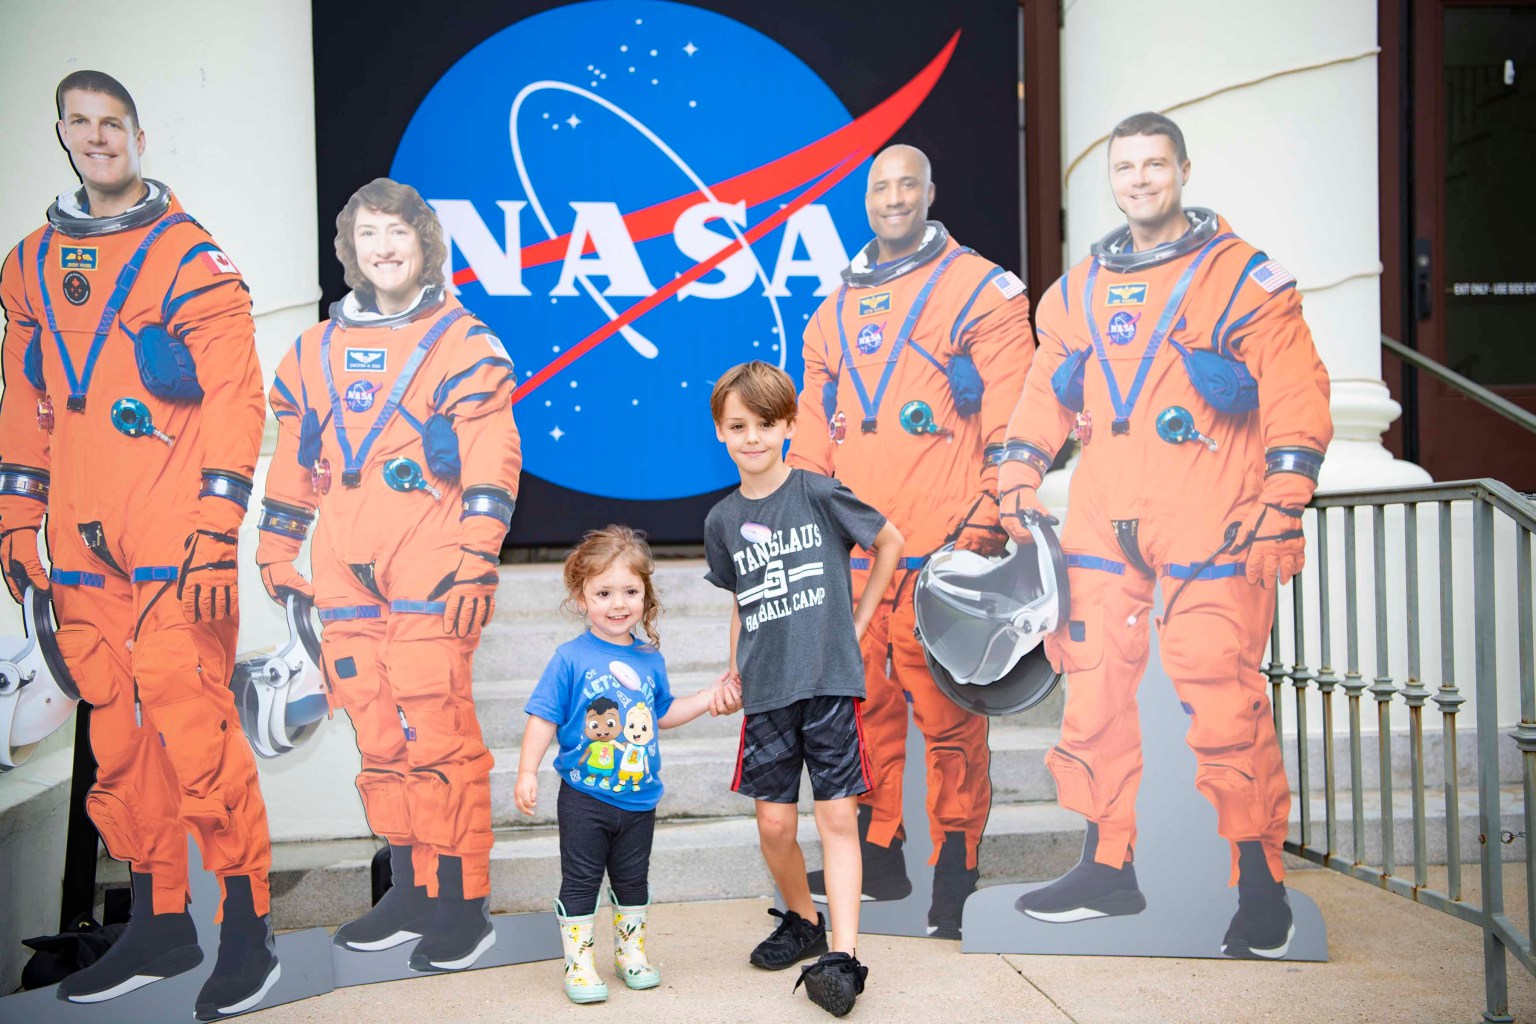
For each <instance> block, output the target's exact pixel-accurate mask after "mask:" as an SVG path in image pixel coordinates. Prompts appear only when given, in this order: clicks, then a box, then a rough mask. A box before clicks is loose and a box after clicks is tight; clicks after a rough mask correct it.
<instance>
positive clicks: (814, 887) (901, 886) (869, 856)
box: [806, 804, 912, 903]
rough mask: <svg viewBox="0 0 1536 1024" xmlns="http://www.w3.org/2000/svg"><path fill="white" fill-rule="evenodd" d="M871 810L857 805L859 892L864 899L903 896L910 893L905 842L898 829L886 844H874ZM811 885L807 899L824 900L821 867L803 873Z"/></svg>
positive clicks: (825, 888) (823, 901)
mask: <svg viewBox="0 0 1536 1024" xmlns="http://www.w3.org/2000/svg"><path fill="white" fill-rule="evenodd" d="M873 816H874V811H873V810H871V809H870V808H868V807H866V806H864V805H862V804H860V805H859V853H860V854H861V855H862V856H863V859H864V886H863V891H862V893H861V895H862V897H863V898H864V899H866V900H872V901H873V900H882V901H883V900H904V899H906V898H907V897H908V896H910V895H912V882H911V880H910V879H909V878H907V856H906V853H905V852H904V850H903V846H904V845H905V843H904V842H903V840H902V838H901V836H900V833H899V832H898V834H897V836H896V838H894V839H892V840H891V845H890V846H876V845H874V844H873V843H871V842H870V841H869V823H870V820H871V818H872V817H873ZM806 881H807V882H809V883H810V886H811V899H813V900H815V901H816V902H817V903H825V902H827V875H826V872H825V871H812V872H809V873H808V874H807V875H806Z"/></svg>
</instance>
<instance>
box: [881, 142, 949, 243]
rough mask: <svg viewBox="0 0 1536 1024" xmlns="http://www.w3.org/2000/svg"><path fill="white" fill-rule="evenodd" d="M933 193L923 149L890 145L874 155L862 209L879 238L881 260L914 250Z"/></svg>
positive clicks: (926, 224)
mask: <svg viewBox="0 0 1536 1024" xmlns="http://www.w3.org/2000/svg"><path fill="white" fill-rule="evenodd" d="M934 195H935V190H934V187H933V178H932V171H931V170H930V169H929V165H928V157H926V156H925V155H923V151H922V150H920V149H916V148H914V147H912V146H891V147H889V148H887V149H886V150H884V151H883V152H882V153H881V154H880V155H879V156H877V157H875V162H874V164H873V165H872V166H871V167H870V169H869V182H868V184H867V185H866V187H865V191H864V212H865V213H867V214H868V215H869V226H870V227H871V228H872V229H874V232H875V238H877V239H878V240H879V243H880V244H879V257H880V262H881V263H885V262H888V261H890V260H894V259H897V258H899V257H902V256H909V255H911V254H912V253H914V252H916V251H917V249H918V246H920V245H921V244H922V241H923V232H924V231H925V230H926V229H927V227H928V207H929V206H931V205H932V204H933V200H934Z"/></svg>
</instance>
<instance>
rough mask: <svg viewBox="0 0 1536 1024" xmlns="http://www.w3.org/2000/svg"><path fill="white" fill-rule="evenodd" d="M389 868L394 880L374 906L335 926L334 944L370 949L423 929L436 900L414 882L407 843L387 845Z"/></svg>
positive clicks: (407, 939) (402, 939)
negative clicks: (357, 916) (358, 916)
mask: <svg viewBox="0 0 1536 1024" xmlns="http://www.w3.org/2000/svg"><path fill="white" fill-rule="evenodd" d="M389 872H390V875H391V878H392V879H393V880H392V881H391V883H390V886H389V889H388V891H386V892H385V893H384V897H383V898H382V899H381V900H379V902H378V903H376V904H374V907H373V909H372V910H370V911H368V913H366V914H364V915H363V916H362V917H360V918H358V919H357V920H356V921H348V922H347V923H346V924H344V925H342V926H341V927H340V928H338V929H336V934H335V936H333V937H332V939H331V941H332V942H333V943H335V944H336V945H337V946H340V947H341V948H342V949H350V950H354V951H356V952H359V953H371V952H374V951H375V950H380V949H390V948H391V947H394V946H398V945H400V944H401V943H402V942H410V941H411V940H412V939H419V938H420V937H421V936H422V935H423V934H425V933H426V930H427V923H428V922H429V921H431V920H432V914H433V912H434V911H435V910H436V909H437V901H436V900H434V899H432V898H431V897H429V896H428V895H427V887H426V886H424V885H417V884H416V871H415V868H413V867H412V866H411V848H410V847H409V846H393V845H391V846H390V848H389Z"/></svg>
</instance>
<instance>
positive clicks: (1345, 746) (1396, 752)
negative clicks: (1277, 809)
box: [1284, 697, 1524, 796]
mask: <svg viewBox="0 0 1536 1024" xmlns="http://www.w3.org/2000/svg"><path fill="white" fill-rule="evenodd" d="M1369 703H1374V702H1369ZM1294 710H1295V709H1294V707H1287V708H1286V712H1287V716H1288V717H1289V715H1290V714H1291V713H1293V712H1294ZM1362 710H1364V711H1366V712H1367V713H1373V711H1374V709H1362ZM1334 712H1335V718H1334V723H1335V735H1334V740H1333V770H1334V786H1335V792H1337V793H1340V794H1343V795H1345V796H1347V794H1348V793H1349V789H1350V774H1351V770H1350V761H1349V720H1348V717H1347V716H1348V707H1347V705H1346V704H1345V702H1344V700H1343V699H1342V698H1340V697H1335V704H1334ZM1431 712H1433V713H1432V714H1431ZM1458 717H1460V718H1462V719H1463V721H1462V722H1461V725H1460V727H1459V728H1458V729H1457V730H1456V772H1455V776H1456V778H1457V780H1458V781H1459V782H1460V783H1461V784H1462V786H1464V787H1471V786H1476V785H1477V765H1478V753H1477V728H1476V726H1475V724H1474V723H1473V722H1471V721H1470V720H1467V719H1466V718H1465V716H1458ZM1441 718H1442V716H1441V715H1440V714H1439V712H1436V711H1434V709H1433V708H1432V707H1426V708H1425V719H1424V749H1423V754H1422V758H1423V772H1424V785H1425V787H1426V788H1431V789H1432V788H1438V787H1443V786H1444V785H1445V749H1446V743H1445V733H1444V731H1443V727H1442V723H1441ZM1291 724H1294V723H1291ZM1309 724H1311V725H1313V726H1315V725H1316V724H1317V714H1316V713H1315V711H1314V713H1313V714H1312V716H1311V721H1310V723H1309ZM1341 733H1342V735H1341ZM1377 739H1378V737H1377V734H1376V733H1374V732H1372V733H1366V734H1365V735H1363V736H1361V737H1360V774H1361V785H1362V788H1363V789H1366V790H1376V789H1380V788H1381V753H1380V746H1379V744H1378V742H1377ZM1284 742H1285V774H1286V778H1287V779H1289V781H1290V784H1291V790H1292V791H1293V792H1294V791H1296V790H1297V789H1298V788H1299V787H1300V783H1299V782H1298V781H1297V775H1296V767H1297V761H1298V758H1297V756H1296V738H1295V737H1294V736H1291V737H1288V738H1287V739H1286V740H1285V741H1284ZM1326 746H1327V744H1325V743H1324V742H1323V738H1322V737H1321V736H1311V737H1308V740H1307V772H1308V778H1307V788H1308V789H1310V790H1311V791H1312V792H1314V793H1321V792H1323V787H1324V784H1325V783H1324V775H1323V751H1324V749H1325V747H1326ZM1412 747H1413V745H1412V743H1411V741H1410V734H1409V733H1408V732H1406V731H1402V732H1399V731H1396V730H1394V731H1393V732H1392V733H1391V734H1390V737H1389V741H1388V748H1387V749H1388V754H1389V757H1390V760H1391V765H1392V769H1391V778H1392V787H1393V789H1406V788H1407V787H1408V786H1409V785H1410V784H1411V782H1412V780H1413V769H1412V753H1413V750H1412ZM1498 758H1499V782H1500V783H1504V784H1509V783H1515V782H1519V781H1520V780H1521V778H1522V777H1523V775H1522V773H1523V771H1524V762H1523V760H1522V755H1521V753H1520V748H1519V746H1517V745H1516V743H1515V740H1514V737H1512V736H1511V735H1510V734H1509V732H1508V731H1501V732H1500V733H1499V741H1498Z"/></svg>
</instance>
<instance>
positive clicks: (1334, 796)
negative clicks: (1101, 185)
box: [1317, 508, 1339, 863]
mask: <svg viewBox="0 0 1536 1024" xmlns="http://www.w3.org/2000/svg"><path fill="white" fill-rule="evenodd" d="M1328 533H1329V530H1328V510H1327V509H1326V508H1320V509H1318V510H1317V610H1318V640H1319V642H1320V644H1321V647H1320V649H1319V652H1318V659H1319V662H1320V664H1319V666H1318V670H1317V692H1318V695H1319V696H1320V697H1321V698H1322V702H1323V814H1324V819H1325V824H1324V829H1325V831H1326V838H1327V842H1328V849H1327V854H1328V861H1329V862H1330V863H1331V862H1332V860H1333V858H1334V856H1335V855H1336V854H1337V853H1338V848H1339V837H1338V816H1339V815H1338V782H1337V780H1336V779H1335V778H1334V763H1333V762H1334V758H1333V741H1334V735H1333V690H1334V687H1336V686H1337V685H1338V683H1339V677H1338V675H1337V673H1335V672H1334V671H1333V620H1332V605H1333V602H1332V599H1331V597H1330V596H1329V593H1328V573H1329V564H1328Z"/></svg>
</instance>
